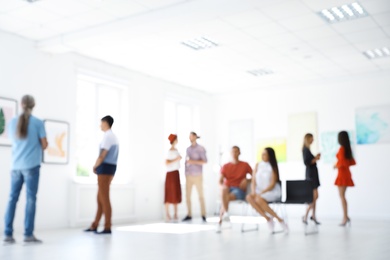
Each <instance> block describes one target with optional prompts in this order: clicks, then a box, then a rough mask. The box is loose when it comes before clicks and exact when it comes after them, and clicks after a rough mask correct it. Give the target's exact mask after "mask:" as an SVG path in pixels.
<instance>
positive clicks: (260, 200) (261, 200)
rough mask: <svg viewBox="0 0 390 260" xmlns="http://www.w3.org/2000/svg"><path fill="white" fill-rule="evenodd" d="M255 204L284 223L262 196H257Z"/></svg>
mask: <svg viewBox="0 0 390 260" xmlns="http://www.w3.org/2000/svg"><path fill="white" fill-rule="evenodd" d="M255 202H256V203H257V204H258V205H259V207H260V208H261V209H262V210H264V211H265V212H267V213H268V214H270V215H271V216H272V217H274V218H276V219H277V220H278V221H279V222H283V219H281V218H280V217H279V216H278V215H277V214H276V213H275V211H273V210H272V209H271V208H270V206H269V205H268V202H267V201H266V200H265V199H264V198H262V197H261V196H259V195H258V196H256V198H255Z"/></svg>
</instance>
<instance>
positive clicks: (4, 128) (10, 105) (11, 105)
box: [0, 97, 18, 146]
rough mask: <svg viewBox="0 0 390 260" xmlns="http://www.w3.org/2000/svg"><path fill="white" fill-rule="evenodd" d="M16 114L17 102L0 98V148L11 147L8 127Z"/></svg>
mask: <svg viewBox="0 0 390 260" xmlns="http://www.w3.org/2000/svg"><path fill="white" fill-rule="evenodd" d="M17 114H18V101H16V100H15V99H10V98H3V97H0V146H11V139H10V133H8V125H9V123H10V121H11V119H12V118H14V117H15V116H16V115H17Z"/></svg>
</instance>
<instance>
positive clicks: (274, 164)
mask: <svg viewBox="0 0 390 260" xmlns="http://www.w3.org/2000/svg"><path fill="white" fill-rule="evenodd" d="M265 150H266V151H267V153H268V159H269V163H270V164H271V166H272V169H273V170H274V172H275V173H276V175H277V176H278V178H277V181H280V178H279V167H278V161H277V160H276V155H275V151H274V149H272V148H271V147H267V148H265Z"/></svg>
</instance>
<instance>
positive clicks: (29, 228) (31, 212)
mask: <svg viewBox="0 0 390 260" xmlns="http://www.w3.org/2000/svg"><path fill="white" fill-rule="evenodd" d="M39 169H40V167H35V168H33V169H30V170H25V171H22V173H23V176H24V179H25V182H26V195H27V202H26V215H25V222H24V225H25V232H24V236H25V237H31V236H33V233H34V223H35V211H36V201H37V193H38V186H39Z"/></svg>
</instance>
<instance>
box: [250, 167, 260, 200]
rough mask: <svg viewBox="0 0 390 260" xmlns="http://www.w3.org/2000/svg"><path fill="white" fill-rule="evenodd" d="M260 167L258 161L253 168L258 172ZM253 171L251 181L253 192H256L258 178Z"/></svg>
mask: <svg viewBox="0 0 390 260" xmlns="http://www.w3.org/2000/svg"><path fill="white" fill-rule="evenodd" d="M258 167H259V164H258V163H256V166H255V169H254V170H253V173H256V172H257V168H258ZM253 173H252V182H251V193H252V194H255V193H256V179H255V176H254V174H253Z"/></svg>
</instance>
